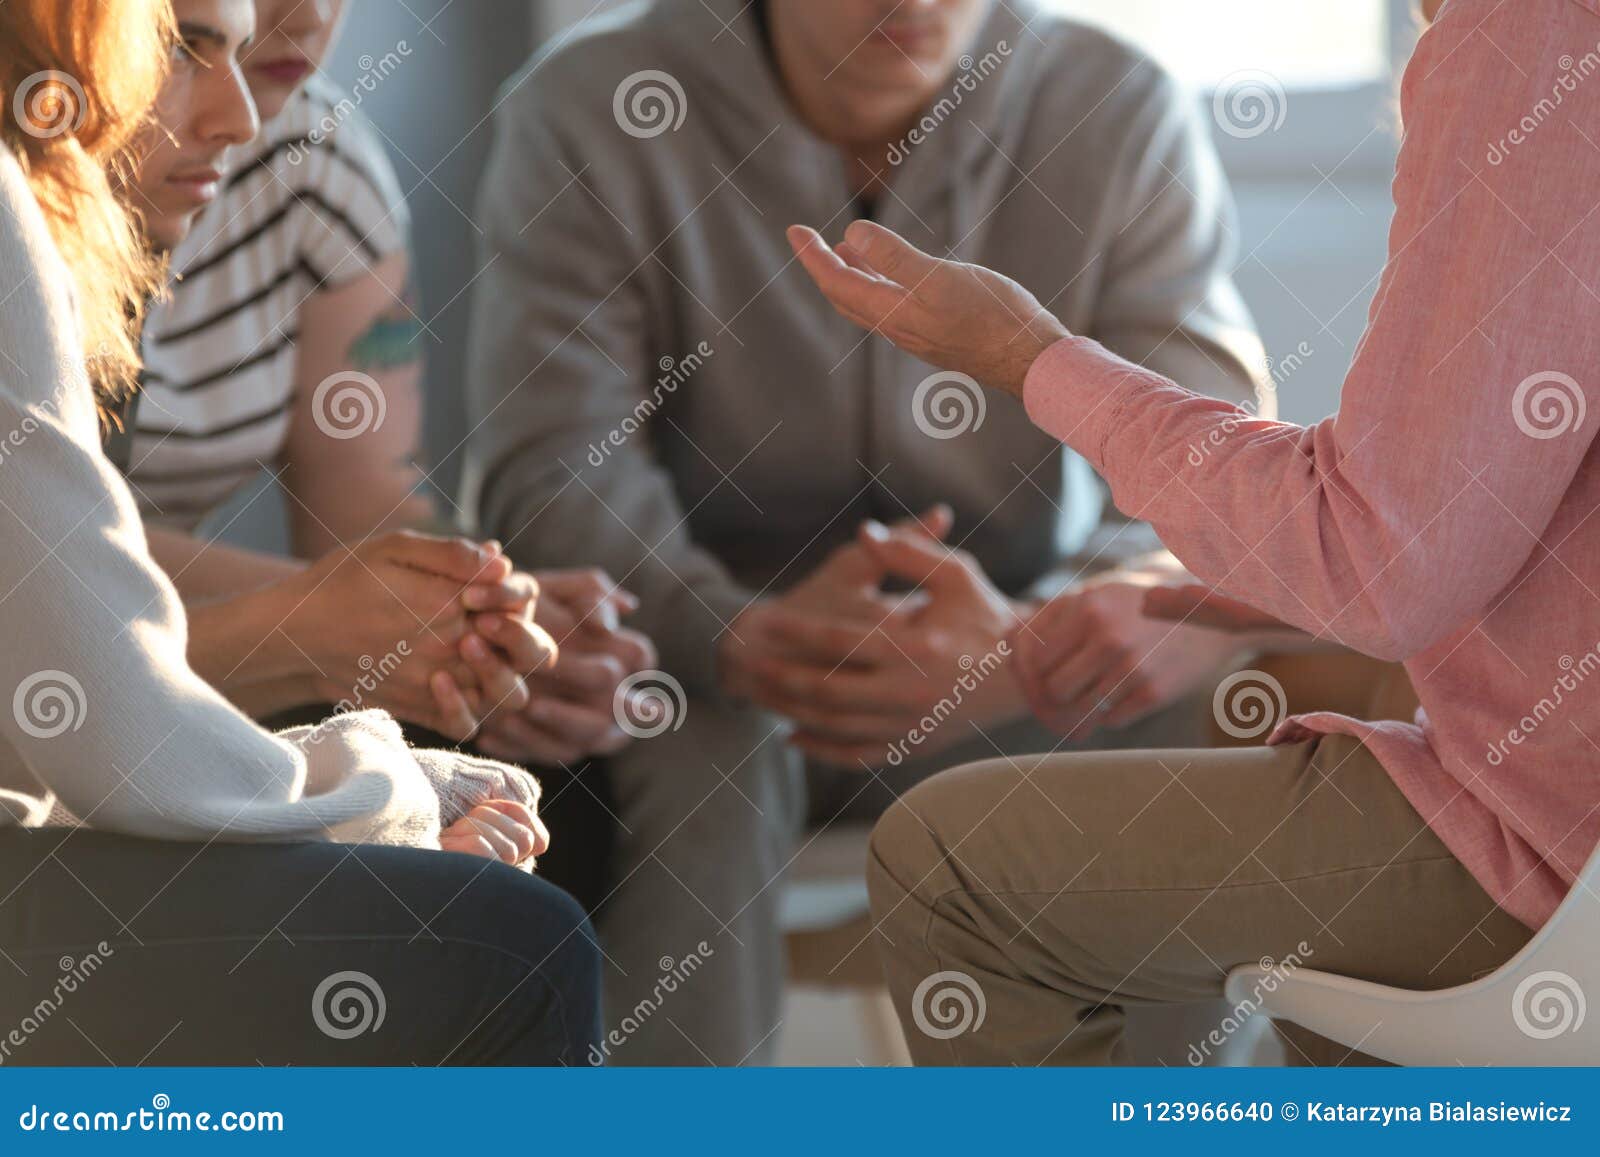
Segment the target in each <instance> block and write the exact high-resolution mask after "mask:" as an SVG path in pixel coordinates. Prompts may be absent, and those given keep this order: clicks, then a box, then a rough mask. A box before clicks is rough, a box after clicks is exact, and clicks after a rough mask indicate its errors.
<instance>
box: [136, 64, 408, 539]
mask: <svg viewBox="0 0 1600 1157" xmlns="http://www.w3.org/2000/svg"><path fill="white" fill-rule="evenodd" d="M341 101H343V103H342V104H341ZM406 224H407V222H406V219H405V208H404V204H403V202H402V200H401V195H400V188H399V183H398V181H397V180H396V179H395V175H394V170H393V168H392V167H391V165H390V163H389V160H388V158H387V157H386V156H385V155H384V152H383V148H382V145H381V144H380V142H379V141H378V138H377V133H376V130H374V129H373V128H372V126H371V124H370V123H368V122H367V121H366V120H365V118H363V117H362V116H361V114H360V113H359V112H358V111H356V110H355V109H354V108H353V107H352V106H351V102H350V100H349V99H348V98H345V97H343V96H341V94H340V93H339V91H338V90H337V89H336V88H335V87H334V86H333V85H332V84H331V83H329V82H328V81H326V80H324V79H322V78H321V77H320V76H319V77H314V78H313V79H312V81H311V83H309V84H308V85H307V86H306V88H305V89H304V90H303V91H302V92H301V93H300V95H299V96H297V97H296V98H295V99H294V100H292V101H290V102H289V105H288V106H287V107H286V108H285V109H284V111H283V112H282V113H281V114H279V115H278V116H277V117H276V118H275V119H274V120H272V121H271V122H270V123H268V124H267V125H265V126H263V128H262V132H261V135H260V136H259V137H258V138H257V139H256V141H255V142H254V144H253V145H252V146H251V149H250V152H249V153H248V154H247V155H246V156H245V157H243V158H242V160H241V162H240V163H239V164H238V165H237V166H235V167H234V169H233V170H232V172H231V173H230V174H229V176H228V178H227V179H226V181H225V184H224V188H223V191H222V193H221V195H220V196H218V198H217V199H216V200H215V201H214V202H212V203H211V205H209V206H208V207H207V208H206V209H205V210H204V211H203V212H202V214H201V216H200V217H199V219H198V220H197V221H196V222H195V226H194V230H193V232H192V233H191V234H190V236H189V238H188V239H187V240H186V241H185V242H184V243H183V245H182V246H180V247H179V249H178V250H177V251H176V252H175V253H174V254H173V260H172V268H173V270H174V272H175V273H177V274H178V279H177V280H176V281H175V283H174V285H173V287H172V294H171V297H170V299H169V300H167V301H165V302H163V303H161V304H160V305H158V306H157V307H156V308H155V309H154V310H153V311H152V312H151V315H150V318H149V320H148V322H147V323H146V325H145V336H144V363H145V373H144V389H143V394H142V397H141V398H140V401H139V405H138V410H137V418H136V420H135V424H134V436H133V445H132V451H131V455H130V464H129V467H128V470H127V473H128V479H129V482H130V483H131V484H132V486H133V490H134V493H135V494H136V495H137V496H138V499H139V504H140V506H141V508H142V510H143V512H144V515H145V517H146V519H147V520H150V521H153V522H156V523H159V524H162V525H168V526H176V527H180V528H183V529H193V528H194V526H195V525H196V524H198V523H199V522H200V520H201V519H202V518H203V517H205V515H206V514H208V513H209V512H211V511H212V510H215V509H216V507H217V506H219V505H220V504H221V503H222V502H224V501H225V500H226V499H227V498H228V497H229V496H230V495H232V494H233V493H234V492H235V491H236V490H238V489H239V488H240V487H241V486H243V485H244V484H245V483H247V482H250V481H252V480H253V479H254V478H255V477H256V476H257V473H258V471H259V470H260V469H261V468H262V467H272V466H274V465H276V464H277V462H278V459H279V457H280V455H281V453H282V450H283V445H284V440H285V437H286V436H287V434H288V430H289V413H290V404H291V401H292V397H293V393H294V370H295V338H296V334H297V330H298V325H297V321H298V311H299V307H300V306H301V304H302V303H303V302H305V301H306V300H307V299H308V298H309V297H310V296H311V295H313V294H315V293H316V292H318V291H319V290H322V289H328V288H331V287H333V286H336V285H338V284H340V283H341V282H345V281H349V280H350V279H351V278H353V277H357V276H360V275H362V274H363V273H365V272H367V271H368V270H369V269H370V268H371V267H372V266H373V265H374V264H376V263H378V262H380V261H382V260H383V259H384V258H387V257H389V256H391V255H393V254H394V253H396V252H398V251H400V250H401V249H403V248H404V247H405V244H406Z"/></svg>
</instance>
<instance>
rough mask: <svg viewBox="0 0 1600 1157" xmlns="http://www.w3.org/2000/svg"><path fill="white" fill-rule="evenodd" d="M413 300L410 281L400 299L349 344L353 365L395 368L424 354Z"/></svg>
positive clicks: (359, 367)
mask: <svg viewBox="0 0 1600 1157" xmlns="http://www.w3.org/2000/svg"><path fill="white" fill-rule="evenodd" d="M413 300H414V294H413V293H412V291H411V287H410V286H409V285H408V286H406V290H405V292H404V293H403V294H401V297H400V300H399V301H398V302H396V303H395V304H394V305H393V306H392V307H391V308H389V309H387V310H385V311H384V312H383V313H382V314H380V315H379V316H378V318H377V319H376V320H375V321H374V322H373V323H372V325H371V326H370V327H368V329H367V331H366V332H365V333H364V334H362V335H361V336H360V337H358V338H356V340H355V341H354V342H352V343H351V344H350V349H349V357H350V364H351V365H353V366H355V367H356V368H357V369H359V370H392V369H394V368H395V367H397V366H406V365H411V364H412V363H413V362H415V361H417V360H418V359H419V358H420V357H421V356H422V352H421V350H420V349H419V348H418V344H417V339H418V337H419V336H420V335H421V333H422V323H421V322H420V321H419V320H418V319H417V314H416V310H415V309H414V308H413Z"/></svg>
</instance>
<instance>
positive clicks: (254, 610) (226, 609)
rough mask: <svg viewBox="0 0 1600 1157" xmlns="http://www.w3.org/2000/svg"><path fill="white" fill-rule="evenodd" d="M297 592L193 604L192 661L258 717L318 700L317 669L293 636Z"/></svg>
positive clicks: (270, 591)
mask: <svg viewBox="0 0 1600 1157" xmlns="http://www.w3.org/2000/svg"><path fill="white" fill-rule="evenodd" d="M295 601H296V600H295V596H294V593H293V591H292V590H291V589H290V588H288V587H287V586H285V585H282V584H278V585H274V586H270V587H267V588H264V589H262V590H257V591H251V592H248V593H245V594H239V595H234V596H232V597H229V598H222V599H215V600H210V601H205V602H199V603H189V604H188V606H187V608H186V609H187V611H188V616H189V652H188V654H189V665H190V666H191V667H193V668H194V670H195V672H196V673H197V674H198V675H199V676H200V677H201V678H202V679H204V680H205V681H206V682H207V683H210V684H211V685H212V686H213V687H215V688H216V689H217V690H218V691H220V692H222V694H223V695H225V696H227V698H228V699H229V700H230V701H232V703H233V704H234V705H235V706H236V707H238V708H239V709H240V710H241V711H244V712H246V713H247V714H250V715H252V716H255V717H257V718H261V717H263V716H266V715H271V714H273V713H275V712H278V711H286V710H288V709H289V708H291V707H299V706H302V705H304V704H307V703H315V702H318V701H319V699H321V698H322V696H320V695H319V693H318V690H317V688H318V681H317V680H318V674H319V673H318V671H317V670H316V667H315V665H314V664H313V663H312V661H311V659H310V658H309V657H308V656H307V655H306V654H305V652H304V651H303V650H302V649H301V648H300V647H299V646H298V645H297V644H296V643H295V642H294V640H293V639H292V638H291V637H290V635H289V633H288V631H287V629H286V624H287V623H288V622H289V620H290V617H291V612H292V610H293V608H294V606H295Z"/></svg>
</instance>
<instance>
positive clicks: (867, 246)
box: [789, 221, 1071, 397]
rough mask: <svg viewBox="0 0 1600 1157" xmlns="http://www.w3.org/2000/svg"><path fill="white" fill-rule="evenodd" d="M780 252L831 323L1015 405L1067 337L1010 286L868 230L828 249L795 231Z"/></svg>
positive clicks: (808, 232)
mask: <svg viewBox="0 0 1600 1157" xmlns="http://www.w3.org/2000/svg"><path fill="white" fill-rule="evenodd" d="M789 244H790V245H791V246H792V247H793V249H794V251H795V255H796V256H797V257H798V258H799V259H800V264H801V265H803V266H804V267H805V270H806V272H807V273H809V274H810V275H811V279H812V280H813V281H815V282H816V283H817V288H818V289H820V290H822V293H823V296H825V297H826V298H827V299H828V300H829V301H830V302H831V303H832V304H833V307H834V309H836V310H838V311H839V313H841V314H842V315H844V316H845V317H847V318H849V319H850V320H851V321H853V322H855V323H856V324H857V325H859V326H861V327H862V328H863V329H870V330H872V331H874V332H876V333H879V334H882V335H883V336H884V337H886V338H888V339H889V340H890V341H891V342H893V343H894V344H895V345H896V346H898V347H900V348H901V349H903V350H905V351H906V352H907V353H909V354H911V355H913V356H915V357H919V358H921V359H922V360H923V361H925V362H928V363H930V364H932V365H935V366H938V367H939V368H941V369H947V370H954V371H956V372H957V373H962V374H967V375H968V376H970V377H973V378H976V379H977V380H978V381H979V382H981V383H982V384H983V385H985V386H989V387H991V388H992V389H996V390H1004V391H1005V392H1006V393H1008V394H1014V395H1016V396H1017V397H1021V396H1022V385H1023V382H1024V381H1025V380H1026V378H1027V376H1028V368H1029V367H1030V366H1032V365H1033V363H1034V361H1035V360H1036V359H1037V358H1038V356H1039V355H1040V354H1042V353H1043V352H1044V351H1045V350H1047V349H1049V348H1050V347H1051V346H1052V345H1054V344H1055V343H1056V342H1058V341H1060V340H1061V339H1062V338H1064V337H1070V336H1071V335H1070V333H1069V332H1068V330H1067V328H1066V326H1064V325H1062V324H1061V322H1060V321H1058V320H1057V319H1056V318H1055V317H1054V316H1053V315H1051V314H1050V313H1049V312H1048V311H1047V310H1046V309H1045V308H1044V306H1042V305H1040V304H1039V301H1038V299H1037V298H1036V297H1034V296H1033V294H1031V293H1029V292H1028V291H1027V290H1026V289H1024V288H1022V286H1020V285H1018V284H1017V283H1016V282H1015V281H1012V280H1011V279H1010V278H1009V277H1005V276H1003V275H1001V274H999V273H995V272H994V271H993V270H989V269H985V268H983V267H982V266H980V265H967V264H965V263H963V262H960V261H944V260H941V259H940V258H937V257H933V256H930V255H929V254H926V253H923V252H922V251H921V250H920V249H918V248H916V247H915V246H914V245H912V244H910V243H909V242H908V241H906V240H905V239H903V238H902V237H900V236H898V235H897V234H895V233H893V232H891V231H890V230H888V229H885V228H884V227H883V226H881V225H875V224H873V223H872V222H870V221H856V222H854V223H852V224H851V225H850V227H849V228H848V229H846V230H845V232H844V240H843V241H842V242H840V243H839V245H838V247H837V248H835V249H830V248H829V247H828V243H827V242H826V241H824V240H823V239H822V237H821V235H820V234H818V233H817V231H816V230H815V229H811V228H808V227H806V226H804V225H793V226H791V227H790V228H789Z"/></svg>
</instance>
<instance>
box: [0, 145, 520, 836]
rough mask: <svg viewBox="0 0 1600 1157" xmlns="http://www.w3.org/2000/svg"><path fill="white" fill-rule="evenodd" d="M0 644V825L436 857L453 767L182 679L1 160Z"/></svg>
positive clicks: (383, 736) (175, 634)
mask: <svg viewBox="0 0 1600 1157" xmlns="http://www.w3.org/2000/svg"><path fill="white" fill-rule="evenodd" d="M0 634H3V638H0V826H5V825H15V824H21V825H23V826H38V825H40V824H43V823H44V822H45V821H46V818H47V817H49V816H50V815H51V813H52V811H54V812H55V813H56V814H57V815H58V816H59V814H60V812H61V811H62V810H65V811H68V812H70V813H71V814H72V815H73V816H75V817H77V818H78V819H79V820H80V821H81V822H83V823H85V824H87V825H89V826H91V827H94V828H99V829H102V830H106V831H113V832H122V833H126V834H129V835H138V836H149V837H157V838H165V839H185V840H207V839H211V838H214V837H219V838H222V839H225V840H235V841H254V840H260V841H272V840H277V841H284V840H299V839H329V840H336V841H341V842H346V843H354V842H369V843H385V844H401V845H407V846H412V847H433V848H436V847H438V846H439V829H440V821H441V815H440V811H441V809H440V802H439V799H440V795H439V794H436V792H435V789H434V786H433V785H432V784H431V783H430V778H431V779H432V780H433V781H434V782H436V783H439V784H441V785H444V786H449V785H450V782H451V781H452V779H453V778H454V768H453V765H452V758H451V757H450V756H448V755H446V754H445V753H441V752H428V753H414V752H412V751H411V750H409V749H408V748H407V747H406V744H405V743H404V741H403V740H402V739H401V735H400V729H399V727H398V726H397V725H396V724H395V722H394V720H392V719H391V718H390V717H389V716H388V715H387V714H385V713H383V712H380V711H363V712H355V713H352V714H348V715H343V716H338V717H336V718H334V719H332V720H330V721H328V722H327V723H324V724H322V725H321V727H320V728H318V729H315V731H313V730H312V729H299V730H297V731H293V732H285V733H283V734H281V735H276V736H274V735H272V734H270V733H268V732H266V731H263V730H262V729H261V728H259V727H257V726H256V725H255V724H254V723H252V722H251V721H250V720H249V719H248V718H246V717H245V716H244V715H242V714H240V713H239V712H238V711H236V710H234V708H233V707H232V706H230V705H229V704H228V703H227V702H226V701H225V700H224V699H223V698H222V697H221V696H220V695H219V694H217V692H216V691H214V690H213V689H212V688H211V687H210V686H208V685H207V684H206V683H204V682H202V681H201V679H200V678H199V677H198V676H197V675H195V673H194V672H193V671H192V670H190V668H189V665H188V663H187V661H186V659H185V651H186V643H187V623H186V622H185V619H184V613H183V607H182V604H181V603H180V602H179V601H178V597H177V594H176V592H175V591H174V590H173V588H172V584H171V583H170V582H168V580H167V578H166V576H165V575H164V574H163V573H162V572H161V571H160V570H159V569H158V568H157V567H156V565H155V563H154V562H153V561H152V560H151V558H150V555H149V552H148V550H147V549H146V544H145V537H144V530H143V528H142V526H141V525H140V521H139V516H138V513H137V511H136V509H135V506H134V502H133V499H132V497H131V496H130V494H129V492H128V489H127V486H126V485H125V484H124V482H123V480H122V478H121V476H120V475H119V474H118V473H117V472H116V470H114V469H113V468H112V467H111V465H110V464H109V463H108V462H107V461H106V460H105V458H104V456H103V455H102V453H101V450H100V441H99V428H98V423H97V419H96V415H95V409H94V403H93V399H92V397H91V391H90V387H89V383H88V380H87V377H86V375H85V370H84V360H83V356H82V352H81V340H80V337H79V331H78V322H77V316H76V311H75V306H74V301H73V290H72V284H71V279H70V276H69V273H68V270H67V268H66V266H65V264H64V263H63V261H62V259H61V256H60V254H59V252H58V251H57V250H56V248H55V246H54V244H53V243H52V241H51V239H50V236H49V234H48V232H47V228H46V224H45V220H44V216H43V214H42V212H41V211H40V208H39V206H38V203H37V202H36V201H35V200H34V199H33V196H32V194H31V192H30V191H29V188H28V185H27V182H26V180H25V177H24V174H23V172H22V169H21V166H20V165H19V163H18V161H17V159H16V157H15V155H14V154H13V153H11V152H10V151H9V150H8V149H6V148H5V147H4V146H3V145H0ZM419 754H421V755H422V760H421V762H419V759H418V755H419ZM469 766H470V767H471V768H472V769H475V770H477V771H482V769H483V761H477V760H473V761H470V764H469ZM491 766H492V767H493V768H495V769H497V770H503V771H505V772H507V773H511V771H512V769H509V768H504V769H500V768H498V765H491ZM425 768H426V771H425ZM478 778H482V777H481V776H479V777H478ZM491 778H494V777H491ZM515 778H519V779H520V778H521V777H520V775H518V776H516V777H515ZM495 794H502V795H504V794H510V793H508V792H505V791H499V792H496V793H495ZM450 810H451V811H456V810H458V809H457V808H451V809H450ZM450 818H454V817H453V816H446V822H448V820H449V819H450Z"/></svg>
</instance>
